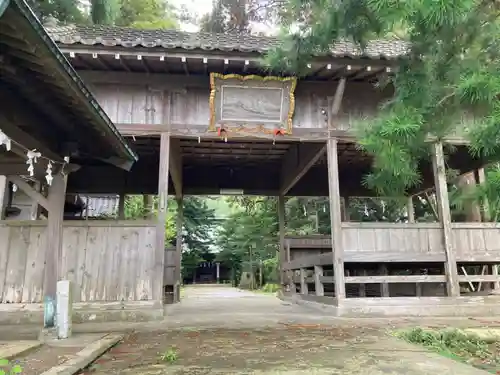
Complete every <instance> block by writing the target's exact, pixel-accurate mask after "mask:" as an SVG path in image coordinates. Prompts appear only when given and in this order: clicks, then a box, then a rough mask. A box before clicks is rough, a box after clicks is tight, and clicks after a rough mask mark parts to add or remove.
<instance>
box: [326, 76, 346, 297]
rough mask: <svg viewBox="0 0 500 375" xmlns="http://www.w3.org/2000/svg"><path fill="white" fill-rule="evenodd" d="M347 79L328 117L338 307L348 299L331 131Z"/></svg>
mask: <svg viewBox="0 0 500 375" xmlns="http://www.w3.org/2000/svg"><path fill="white" fill-rule="evenodd" d="M345 84H346V79H345V78H342V79H340V81H339V84H338V85H337V89H336V91H335V96H334V98H333V103H332V106H331V110H330V113H329V116H328V133H329V134H328V141H327V159H328V195H329V198H330V199H329V200H330V224H331V225H330V226H331V238H332V254H333V260H332V264H333V275H334V280H335V301H336V303H337V305H338V306H340V305H341V304H342V303H343V300H344V299H345V297H346V291H345V279H344V278H345V275H344V245H343V243H342V208H341V204H340V199H341V197H340V182H339V160H338V150H337V146H338V140H337V139H336V138H334V137H333V136H332V133H331V131H332V130H333V129H334V128H335V127H336V124H335V122H334V119H335V118H336V117H337V116H338V113H339V111H340V106H341V104H342V98H343V97H344V91H345Z"/></svg>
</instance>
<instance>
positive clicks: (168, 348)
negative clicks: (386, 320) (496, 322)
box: [84, 325, 482, 375]
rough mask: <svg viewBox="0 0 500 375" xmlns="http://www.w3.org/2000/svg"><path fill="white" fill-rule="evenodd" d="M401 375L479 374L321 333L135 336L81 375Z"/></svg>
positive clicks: (405, 349) (363, 336)
mask: <svg viewBox="0 0 500 375" xmlns="http://www.w3.org/2000/svg"><path fill="white" fill-rule="evenodd" d="M395 343H396V345H395ZM162 357H163V358H162ZM165 357H169V358H165ZM460 366H463V367H460ZM469 370H470V371H469ZM403 373H404V374H408V375H417V374H418V375H435V374H436V373H439V374H440V375H444V374H454V375H478V374H482V372H481V371H479V370H475V369H473V368H470V369H469V367H468V366H466V365H463V364H459V363H455V362H454V361H452V360H450V359H447V358H442V357H440V356H438V355H435V356H434V355H433V354H432V353H430V352H428V351H427V350H425V349H420V348H418V347H413V346H407V344H406V343H404V342H403V341H398V340H396V339H394V338H393V337H390V336H389V335H388V333H387V332H386V331H385V330H384V329H381V328H378V329H376V328H369V327H351V328H334V327H327V326H320V325H289V326H283V327H281V328H266V329H258V330H257V329H252V330H244V329H241V330H234V329H208V330H176V331H170V332H148V333H133V334H130V335H128V336H127V338H126V339H125V340H124V341H123V342H122V343H121V344H119V345H117V346H115V347H114V348H112V349H111V350H110V351H109V352H107V353H106V354H105V355H104V356H102V357H101V358H100V359H98V360H97V361H96V362H95V363H94V364H93V365H92V366H91V367H90V368H89V369H88V370H87V371H85V372H84V374H85V375H104V374H142V375H162V374H165V375H167V374H168V375H208V374H210V375H214V374H221V375H222V374H240V375H243V374H245V375H246V374H255V375H256V374H262V375H264V374H266V375H268V374H269V375H271V374H273V375H274V374H287V375H290V374H291V375H294V374H297V375H298V374H303V375H309V374H320V375H327V374H328V375H335V374H344V375H350V374H363V375H367V374H368V375H378V374H398V375H400V374H403Z"/></svg>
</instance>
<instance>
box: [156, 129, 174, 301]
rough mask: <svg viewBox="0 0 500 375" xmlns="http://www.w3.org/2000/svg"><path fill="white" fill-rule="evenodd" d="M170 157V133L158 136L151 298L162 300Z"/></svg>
mask: <svg viewBox="0 0 500 375" xmlns="http://www.w3.org/2000/svg"><path fill="white" fill-rule="evenodd" d="M169 159H170V134H169V133H166V132H165V133H162V134H161V137H160V165H159V170H158V218H157V224H156V241H155V244H156V248H155V270H154V273H155V275H156V276H155V278H154V280H155V282H154V284H153V288H152V289H153V299H154V300H158V301H163V273H164V268H165V267H164V266H165V226H166V224H167V210H168V207H167V204H168V169H169Z"/></svg>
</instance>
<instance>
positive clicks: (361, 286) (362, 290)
mask: <svg viewBox="0 0 500 375" xmlns="http://www.w3.org/2000/svg"><path fill="white" fill-rule="evenodd" d="M357 274H358V275H359V276H367V275H368V273H367V271H366V269H364V268H363V269H362V270H359V271H358V272H357ZM359 296H360V297H366V284H365V283H360V284H359Z"/></svg>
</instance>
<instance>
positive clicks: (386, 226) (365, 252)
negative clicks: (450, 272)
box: [285, 223, 500, 269]
mask: <svg viewBox="0 0 500 375" xmlns="http://www.w3.org/2000/svg"><path fill="white" fill-rule="evenodd" d="M452 234H453V240H454V251H455V254H456V259H457V261H458V262H496V263H500V225H497V224H491V223H453V225H452ZM285 241H286V244H287V246H288V247H289V250H290V254H291V262H290V264H289V265H287V266H286V267H285V268H287V269H297V268H301V267H312V266H313V265H327V264H331V263H329V262H330V261H331V259H332V258H331V254H328V253H325V251H324V249H328V250H330V249H331V241H330V236H307V237H297V236H293V237H286V239H285ZM442 241H443V239H442V229H441V227H440V225H439V224H438V223H415V224H393V223H342V245H343V248H344V261H345V262H444V261H445V259H446V258H445V253H444V247H443V242H442ZM330 251H331V250H330Z"/></svg>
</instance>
